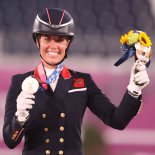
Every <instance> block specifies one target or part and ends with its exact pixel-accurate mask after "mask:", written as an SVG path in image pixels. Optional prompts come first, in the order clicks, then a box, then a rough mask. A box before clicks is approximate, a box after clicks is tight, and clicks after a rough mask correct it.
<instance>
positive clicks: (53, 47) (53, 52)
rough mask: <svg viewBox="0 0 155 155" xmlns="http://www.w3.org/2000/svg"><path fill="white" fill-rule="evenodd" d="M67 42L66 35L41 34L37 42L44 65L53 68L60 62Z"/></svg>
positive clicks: (63, 56)
mask: <svg viewBox="0 0 155 155" xmlns="http://www.w3.org/2000/svg"><path fill="white" fill-rule="evenodd" d="M69 42H70V40H68V39H67V37H66V36H52V35H41V36H40V37H39V40H38V42H37V44H38V45H39V48H40V56H41V58H42V60H43V64H44V66H45V67H47V68H55V67H56V66H57V65H58V64H60V63H61V62H62V61H63V60H64V58H65V54H66V49H67V48H68V45H69Z"/></svg>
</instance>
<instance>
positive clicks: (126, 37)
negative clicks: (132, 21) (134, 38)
mask: <svg viewBox="0 0 155 155" xmlns="http://www.w3.org/2000/svg"><path fill="white" fill-rule="evenodd" d="M131 34H133V30H130V31H129V32H128V33H127V34H125V35H123V36H121V38H120V43H121V44H125V43H126V42H127V41H128V37H129V36H130V35H131Z"/></svg>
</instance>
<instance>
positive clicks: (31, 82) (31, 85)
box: [22, 76, 39, 94]
mask: <svg viewBox="0 0 155 155" xmlns="http://www.w3.org/2000/svg"><path fill="white" fill-rule="evenodd" d="M38 89H39V83H38V81H37V80H36V79H35V78H33V77H32V76H29V77H27V78H26V79H25V80H24V81H23V83H22V90H23V91H25V92H28V93H29V94H34V93H36V92H37V91H38Z"/></svg>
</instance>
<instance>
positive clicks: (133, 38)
mask: <svg viewBox="0 0 155 155" xmlns="http://www.w3.org/2000/svg"><path fill="white" fill-rule="evenodd" d="M138 38H139V34H138V33H132V34H130V35H129V36H128V39H127V44H128V45H132V44H134V43H136V42H137V41H138Z"/></svg>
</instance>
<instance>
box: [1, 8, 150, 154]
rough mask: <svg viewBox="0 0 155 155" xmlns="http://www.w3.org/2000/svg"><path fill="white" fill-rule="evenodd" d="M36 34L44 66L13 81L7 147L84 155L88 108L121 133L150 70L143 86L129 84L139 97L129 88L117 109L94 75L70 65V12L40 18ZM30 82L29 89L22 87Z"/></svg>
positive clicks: (5, 130) (57, 11)
mask: <svg viewBox="0 0 155 155" xmlns="http://www.w3.org/2000/svg"><path fill="white" fill-rule="evenodd" d="M32 35H33V39H34V41H35V42H36V44H37V45H38V48H39V51H40V52H39V53H40V56H41V61H40V63H39V64H38V65H37V67H35V69H34V70H32V71H29V72H26V73H24V74H17V75H15V76H13V77H12V82H11V85H10V89H9V91H8V94H7V98H6V106H5V118H4V125H3V138H4V142H5V144H6V145H7V146H8V147H9V148H11V149H12V148H15V147H16V146H17V145H18V144H19V143H20V142H21V140H22V139H23V137H24V148H23V151H22V155H34V154H37V155H45V154H46V155H52V154H53V155H84V153H83V145H82V138H81V128H82V122H83V117H84V114H85V111H86V109H87V108H89V109H90V111H91V112H92V113H93V114H95V115H96V116H97V117H98V118H99V119H100V120H101V121H102V122H103V123H105V124H106V125H108V126H110V127H112V128H115V129H119V130H123V129H124V128H125V127H126V126H127V125H128V123H129V122H130V121H131V119H132V118H134V117H135V115H137V112H138V110H139V108H140V107H141V90H142V89H143V88H144V87H145V86H146V85H147V84H148V83H149V78H148V76H147V72H146V70H145V71H143V72H142V71H139V72H138V73H139V77H140V78H138V79H136V82H139V81H140V84H144V86H143V87H141V86H140V85H138V86H137V87H135V85H136V84H135V82H134V80H130V82H129V85H130V86H131V87H132V88H133V89H132V90H133V91H135V92H136V91H137V90H139V92H140V93H138V94H136V96H135V95H134V94H133V92H131V91H129V89H127V90H126V91H125V93H124V96H123V98H122V100H121V101H120V104H119V105H118V106H115V104H113V103H112V102H111V101H110V100H109V98H108V97H107V96H106V95H105V94H104V93H102V91H101V90H100V88H98V86H97V85H96V83H95V82H94V81H93V79H92V77H91V75H90V74H88V73H82V72H78V71H74V70H71V69H68V68H67V67H66V66H65V65H64V59H65V58H66V57H67V50H68V48H69V45H70V43H71V41H72V40H73V37H74V22H73V18H72V17H71V15H70V14H69V13H68V12H67V11H66V10H63V9H59V8H51V9H45V10H44V11H43V12H41V13H39V14H38V15H37V16H36V19H35V21H34V27H33V31H32ZM88 39H89V42H90V38H88ZM82 41H83V40H82ZM90 43H91V42H90ZM38 55H39V54H38ZM77 63H79V62H78V61H77ZM93 63H94V62H93ZM135 65H136V64H134V66H133V68H132V70H131V71H132V74H131V77H132V78H135V75H136V74H135V72H134V69H135ZM89 67H90V66H89ZM102 67H103V66H100V72H102V70H103V68H102ZM104 77H105V76H104ZM110 79H111V78H110ZM141 79H142V81H141ZM25 80H26V81H25ZM102 80H103V79H102ZM24 81H25V83H26V84H28V87H27V86H25V85H24V87H22V85H23V83H24ZM34 81H35V82H34ZM117 82H118V81H117ZM35 83H37V84H36V85H35ZM38 83H39V87H38ZM110 83H111V81H110ZM108 87H109V85H108ZM25 88H28V89H26V90H25ZM32 88H35V89H32ZM34 90H35V91H34ZM92 138H93V137H92ZM95 152H96V151H95ZM96 153H97V152H96ZM94 154H95V153H94Z"/></svg>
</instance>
